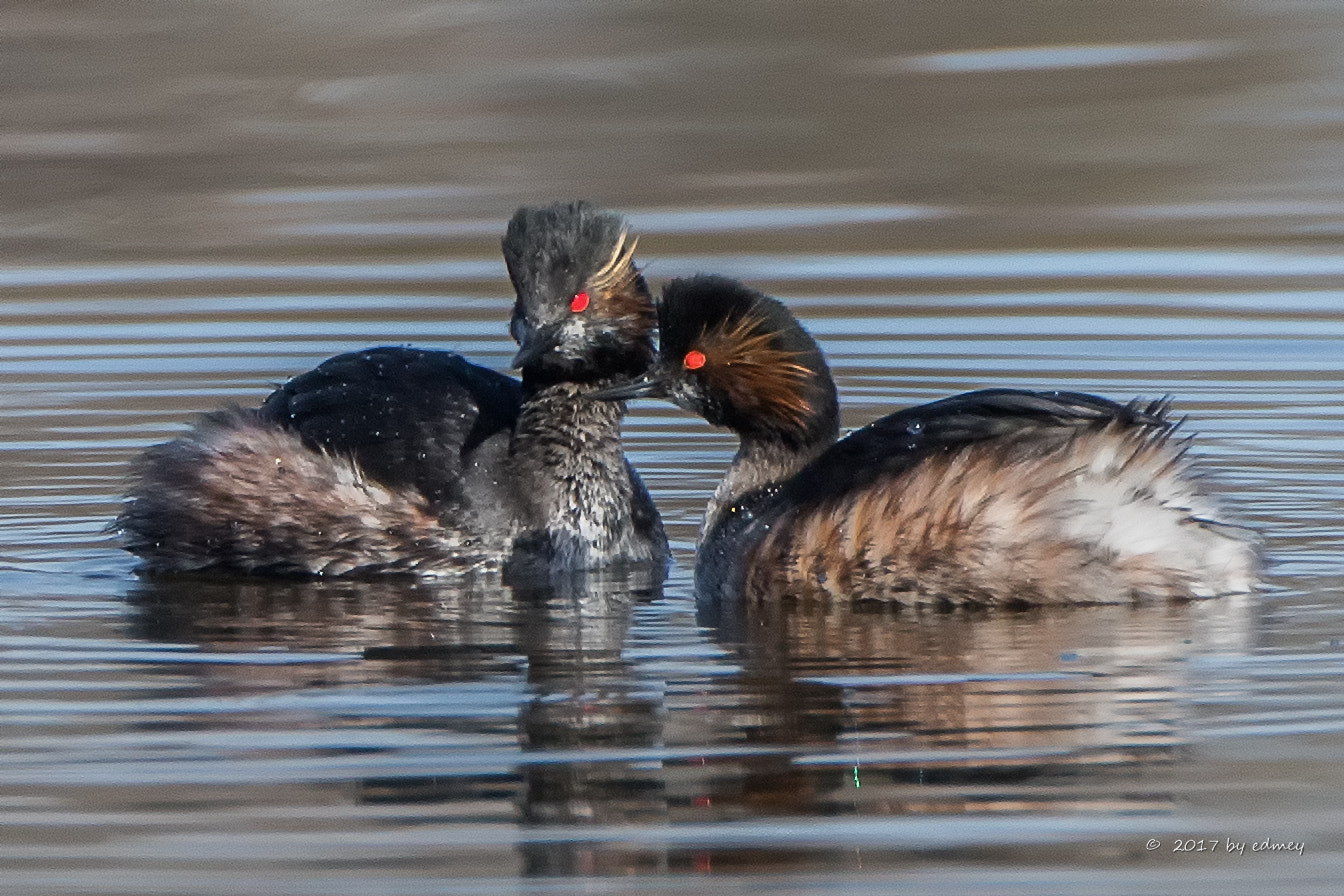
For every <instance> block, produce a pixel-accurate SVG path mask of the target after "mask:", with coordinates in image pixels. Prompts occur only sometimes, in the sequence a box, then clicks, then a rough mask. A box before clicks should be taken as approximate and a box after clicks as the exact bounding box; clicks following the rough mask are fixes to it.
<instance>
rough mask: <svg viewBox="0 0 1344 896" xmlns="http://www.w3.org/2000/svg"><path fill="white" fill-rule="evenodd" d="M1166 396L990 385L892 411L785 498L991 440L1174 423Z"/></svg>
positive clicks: (804, 474)
mask: <svg viewBox="0 0 1344 896" xmlns="http://www.w3.org/2000/svg"><path fill="white" fill-rule="evenodd" d="M1167 405H1168V402H1167V400H1165V399H1163V400H1159V401H1154V402H1150V403H1148V404H1142V403H1140V402H1138V401H1133V402H1130V403H1129V404H1119V403H1117V402H1114V401H1111V400H1110V399H1106V398H1100V397H1098V396H1095V395H1087V394H1085V393H1082V392H1030V391H1026V390H1022V389H983V390H981V391H978V392H966V393H964V394H961V395H954V396H952V397H951V398H944V399H942V400H940V401H934V402H930V403H929V404H923V405H919V406H917V407H913V408H906V409H905V410H901V411H897V412H895V413H893V414H888V415H887V416H885V417H882V418H881V419H879V420H876V421H874V422H873V423H870V424H869V425H868V426H865V427H864V428H863V429H860V430H857V431H855V432H853V433H851V434H850V435H849V436H848V437H846V438H844V439H842V440H840V441H839V442H837V443H836V444H835V445H833V446H831V448H829V449H828V450H827V451H826V452H825V453H824V454H822V455H821V456H820V457H818V458H817V459H816V460H815V461H813V462H812V463H811V464H809V465H808V466H807V467H806V468H804V469H803V470H802V471H801V472H800V473H799V474H798V475H797V476H796V477H794V478H793V479H792V480H790V482H789V484H788V485H787V486H786V487H785V489H784V490H783V492H782V493H781V494H780V496H779V497H780V500H781V501H784V502H785V503H795V504H805V503H810V502H814V501H818V500H824V499H827V498H834V497H836V496H838V495H842V494H846V493H849V492H851V491H854V490H858V489H862V488H864V487H865V486H866V485H868V484H869V483H871V482H873V481H875V480H876V479H878V478H879V477H884V476H891V475H894V474H898V473H900V472H902V471H904V470H907V469H909V468H910V467H913V466H914V465H916V464H918V463H919V462H920V461H922V460H923V459H925V458H927V457H929V456H931V455H933V454H936V453H942V452H950V451H956V450H958V449H960V448H964V447H966V446H968V445H971V444H974V443H976V442H983V441H986V440H990V439H1014V440H1030V439H1033V438H1040V439H1045V440H1050V439H1057V438H1063V437H1067V436H1068V435H1069V434H1070V433H1071V432H1073V431H1076V430H1078V429H1082V428H1090V427H1095V426H1102V425H1105V424H1107V423H1112V422H1117V423H1121V424H1123V425H1127V426H1156V427H1168V426H1171V425H1172V424H1171V423H1170V422H1169V421H1168V420H1167V418H1166V413H1167Z"/></svg>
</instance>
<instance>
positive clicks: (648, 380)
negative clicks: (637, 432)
mask: <svg viewBox="0 0 1344 896" xmlns="http://www.w3.org/2000/svg"><path fill="white" fill-rule="evenodd" d="M588 397H589V398H596V399H598V400H599V401H625V400H627V399H630V398H666V397H667V387H666V386H664V385H663V383H662V381H661V380H658V379H656V378H654V377H653V376H650V375H648V374H645V375H644V376H641V377H639V378H638V379H633V380H627V381H626V382H624V383H616V384H615V385H611V386H607V387H606V388H603V389H598V390H597V391H596V392H589V393H588Z"/></svg>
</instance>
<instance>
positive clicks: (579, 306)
mask: <svg viewBox="0 0 1344 896" xmlns="http://www.w3.org/2000/svg"><path fill="white" fill-rule="evenodd" d="M587 307H588V293H586V292H576V293H574V301H572V302H570V303H569V310H570V311H573V312H574V313H575V314H578V313H579V312H580V311H583V310H586V309H587Z"/></svg>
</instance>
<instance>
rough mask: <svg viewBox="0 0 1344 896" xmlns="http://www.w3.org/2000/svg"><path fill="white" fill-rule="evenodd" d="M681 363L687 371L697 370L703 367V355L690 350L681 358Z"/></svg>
mask: <svg viewBox="0 0 1344 896" xmlns="http://www.w3.org/2000/svg"><path fill="white" fill-rule="evenodd" d="M681 363H682V364H683V365H684V366H685V368H686V369H687V370H699V369H700V368H701V367H704V366H705V353H704V352H698V351H695V350H691V351H689V352H687V353H686V357H685V358H682V360H681Z"/></svg>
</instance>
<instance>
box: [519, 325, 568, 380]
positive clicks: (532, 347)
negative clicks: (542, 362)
mask: <svg viewBox="0 0 1344 896" xmlns="http://www.w3.org/2000/svg"><path fill="white" fill-rule="evenodd" d="M560 338H561V337H560V327H559V326H551V327H542V328H540V329H537V330H528V331H527V332H526V333H525V334H524V336H523V339H522V341H521V343H520V344H519V346H518V354H516V355H514V356H513V368H514V369H515V370H517V369H520V368H523V367H526V366H527V365H529V364H531V363H532V362H533V361H536V360H537V359H538V358H540V357H541V356H542V355H544V354H546V353H547V352H548V351H550V350H551V349H553V348H555V347H556V346H557V345H559V344H560Z"/></svg>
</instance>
